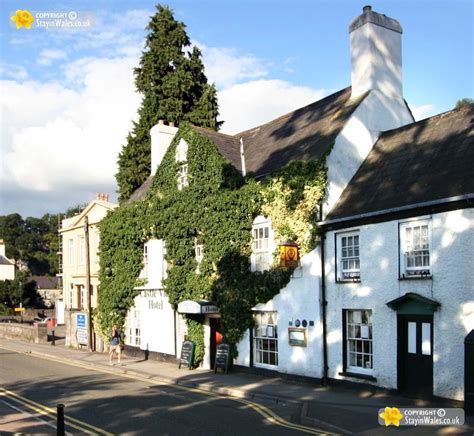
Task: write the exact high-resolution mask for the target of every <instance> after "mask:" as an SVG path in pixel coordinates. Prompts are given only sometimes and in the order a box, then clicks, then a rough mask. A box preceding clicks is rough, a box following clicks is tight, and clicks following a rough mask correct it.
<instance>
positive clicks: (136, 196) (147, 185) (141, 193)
mask: <svg viewBox="0 0 474 436" xmlns="http://www.w3.org/2000/svg"><path fill="white" fill-rule="evenodd" d="M152 184H153V176H148V178H147V179H146V180H145V181H144V182H143V183H142V185H141V186H140V187H139V188H137V189H136V190H135V192H134V193H133V194H132V195H131V196H130V198H129V199H128V200H127V204H131V203H133V202H135V201H140V200H143V199H144V198H145V195H146V193H147V192H148V191H149V190H150V189H151V185H152Z"/></svg>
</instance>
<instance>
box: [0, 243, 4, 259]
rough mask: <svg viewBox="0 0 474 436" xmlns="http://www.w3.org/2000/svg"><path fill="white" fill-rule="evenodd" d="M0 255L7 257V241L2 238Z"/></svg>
mask: <svg viewBox="0 0 474 436" xmlns="http://www.w3.org/2000/svg"><path fill="white" fill-rule="evenodd" d="M0 256H3V257H5V242H3V239H0Z"/></svg>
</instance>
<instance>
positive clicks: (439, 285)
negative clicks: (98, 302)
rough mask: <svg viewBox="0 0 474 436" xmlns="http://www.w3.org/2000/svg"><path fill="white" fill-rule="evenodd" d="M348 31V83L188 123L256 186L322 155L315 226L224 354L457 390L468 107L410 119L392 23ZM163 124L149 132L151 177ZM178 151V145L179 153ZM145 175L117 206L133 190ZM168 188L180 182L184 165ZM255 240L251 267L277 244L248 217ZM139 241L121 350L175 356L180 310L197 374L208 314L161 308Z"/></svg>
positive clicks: (158, 251) (263, 364) (213, 337)
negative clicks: (310, 240) (294, 264)
mask: <svg viewBox="0 0 474 436" xmlns="http://www.w3.org/2000/svg"><path fill="white" fill-rule="evenodd" d="M349 33H350V43H351V60H352V74H351V78H352V86H351V87H348V88H345V89H343V90H341V91H339V92H336V93H334V94H332V95H330V96H328V97H326V98H324V99H322V100H320V101H317V102H315V103H312V104H310V105H308V106H306V107H303V108H301V109H298V110H296V111H294V112H292V113H289V114H286V115H285V116H282V117H280V118H278V119H276V120H274V121H271V122H269V123H266V124H264V125H261V126H258V127H256V128H254V129H250V130H247V131H245V132H241V133H238V134H236V135H233V136H230V135H224V134H220V133H217V132H213V131H209V130H206V129H202V128H197V127H196V128H194V129H195V130H196V131H197V132H198V133H200V134H202V135H204V136H207V137H208V138H209V139H211V140H212V141H213V142H214V144H215V145H216V147H217V149H218V150H219V152H220V153H221V154H222V155H223V156H224V157H225V158H226V159H227V160H228V161H229V162H230V163H231V164H232V165H233V166H234V167H235V168H236V169H237V170H239V171H241V172H242V173H245V172H246V171H247V172H252V173H253V174H255V176H256V177H257V178H259V179H262V178H265V176H267V175H269V174H272V172H274V171H276V170H278V169H279V168H280V167H282V166H284V165H285V164H287V163H289V162H290V161H292V160H310V159H318V158H321V157H322V156H324V155H326V154H328V157H327V161H326V163H327V169H328V187H327V195H326V198H325V201H324V204H323V205H322V210H321V223H320V225H321V228H322V229H323V230H324V231H325V232H326V234H325V236H324V237H323V238H322V241H321V245H320V246H319V247H318V248H316V249H314V250H313V251H311V252H310V253H308V254H307V255H306V256H304V257H303V258H302V259H301V264H300V266H299V267H298V268H297V269H296V270H295V271H294V273H293V277H292V279H291V280H290V282H289V283H288V285H287V286H286V287H285V288H284V289H282V290H281V291H280V292H279V294H277V295H276V296H275V297H274V298H273V299H272V300H270V301H267V302H265V303H262V304H258V305H257V306H256V307H254V320H255V327H254V328H253V329H251V330H250V331H247V332H246V334H245V335H244V337H243V339H242V340H241V342H240V343H239V344H238V352H239V355H238V357H237V359H236V361H235V363H236V365H239V366H242V367H247V368H254V369H255V370H257V371H263V372H265V371H268V370H270V371H274V372H277V373H279V374H286V375H292V376H305V377H312V378H315V379H325V380H328V379H341V380H347V381H351V382H361V381H362V382H365V383H370V384H375V385H378V386H382V387H385V388H393V389H400V390H401V391H404V392H407V393H414V394H417V395H418V394H420V395H424V394H428V395H429V394H431V393H434V395H437V396H442V397H448V398H453V399H462V398H463V392H462V385H463V377H462V373H463V370H464V368H463V359H462V341H463V338H464V336H465V335H466V333H467V332H469V331H470V330H471V329H473V328H474V325H473V324H474V319H473V318H474V315H473V311H474V291H473V286H472V283H473V281H472V278H471V277H470V276H469V274H470V271H471V270H472V269H473V268H472V266H473V259H472V247H473V234H472V209H471V207H472V195H473V194H472V193H473V192H474V187H473V186H472V180H473V179H472V175H468V174H467V171H468V169H469V167H468V164H469V163H470V162H472V160H473V156H472V150H473V144H472V138H473V136H472V122H471V121H470V120H471V119H472V111H473V108H472V106H469V107H467V108H466V109H463V110H459V111H453V112H450V113H447V114H445V115H440V116H437V117H433V118H431V119H428V120H426V121H422V122H419V123H413V121H414V120H413V117H412V115H411V112H410V110H409V108H408V106H407V104H406V102H405V100H404V98H403V91H402V89H403V87H402V55H401V36H402V29H401V26H400V24H399V23H398V22H397V21H396V20H393V19H391V18H388V17H386V16H385V15H381V14H378V13H376V12H373V11H372V10H371V8H370V7H368V6H367V7H364V10H363V13H362V14H361V15H360V16H359V17H357V18H356V19H355V20H354V21H353V22H352V23H351V25H350V28H349ZM470 123H471V124H470ZM404 126H405V127H404ZM177 131H178V129H177V128H175V127H174V126H167V125H164V124H163V123H160V124H158V125H156V126H155V127H154V128H153V129H152V130H151V138H152V144H151V149H152V168H153V173H154V171H155V170H156V168H157V167H159V165H160V164H161V160H162V158H163V156H164V155H165V153H166V151H167V149H168V147H169V145H170V143H171V141H172V139H173V138H174V136H175V134H176V133H177ZM189 146H190V147H191V146H192V144H189ZM461 146H462V147H461ZM187 147H188V144H186V143H185V142H184V141H182V142H180V144H179V146H178V150H177V157H176V159H177V161H178V162H184V161H185V160H186V159H183V158H182V155H185V154H186V152H187ZM459 147H461V148H462V151H460V150H459ZM178 154H179V156H178ZM152 179H153V174H152V175H151V176H150V177H149V178H148V180H147V181H146V182H145V183H144V184H143V185H142V187H140V188H139V189H138V190H137V191H136V192H135V193H134V194H133V196H132V197H131V199H130V201H132V202H133V201H139V200H141V199H143V198H144V196H145V195H146V193H147V192H148V191H149V190H150V187H151V184H152ZM179 183H181V185H180V186H181V189H184V188H185V187H186V186H187V167H186V165H181V167H180V177H179ZM364 186H367V189H363V187H364ZM369 187H370V189H369ZM367 214H369V215H370V216H366V215H367ZM253 236H254V246H253V248H254V252H253V255H252V259H251V261H252V268H253V269H254V270H264V269H266V268H268V267H269V265H270V260H271V258H272V254H273V252H274V250H275V248H276V243H277V241H275V240H274V238H273V232H272V227H271V221H270V220H269V219H267V218H266V217H262V216H261V217H257V219H256V220H255V222H254V228H253ZM427 247H428V248H427ZM196 248H197V247H196ZM144 250H145V251H144V259H145V261H144V265H145V268H144V272H143V273H142V274H143V278H147V284H146V285H145V286H144V288H143V289H141V290H140V295H139V296H137V297H136V299H135V307H134V308H133V309H132V310H131V311H130V313H129V317H128V321H127V329H128V339H127V340H128V341H129V344H130V345H134V346H137V347H140V349H141V350H148V351H150V352H157V353H163V355H164V356H167V357H171V358H173V357H176V356H178V355H179V351H180V350H179V346H180V344H181V342H182V340H183V338H184V337H185V335H186V328H185V325H184V324H183V322H182V321H181V317H180V315H179V313H188V314H189V313H193V314H200V315H201V316H202V321H203V324H204V326H205V329H204V333H205V348H206V350H205V357H204V363H203V368H211V367H212V364H213V357H214V352H215V347H216V345H217V344H218V343H219V341H220V340H221V339H222V336H221V335H220V332H219V313H218V308H216V307H214V306H213V305H212V303H211V302H203V301H185V302H182V303H181V304H179V305H178V307H177V312H174V311H173V308H172V307H171V306H170V305H169V303H168V300H167V297H166V294H165V293H164V292H163V286H162V279H163V277H164V276H165V274H166V265H165V262H164V257H163V255H164V244H163V242H162V241H158V240H156V241H149V242H148V243H147V244H145V248H144ZM427 251H428V253H427ZM201 254H202V253H201ZM199 255H200V254H199V253H198V250H197V251H196V259H198V256H199ZM269 259H270V260H269ZM147 265H148V271H149V272H148V273H147V272H146V270H147ZM152 271H153V273H152ZM415 331H416V334H415ZM398 338H400V340H399V339H398ZM403 341H405V342H403ZM403 344H405V345H403ZM397 347H398V348H397ZM403 347H406V350H405V348H403ZM403 350H405V351H403ZM409 350H416V353H411V352H410V351H409ZM411 354H414V356H411ZM412 358H413V359H415V360H413V359H412ZM403 359H405V360H403ZM410 359H411V360H410ZM417 359H418V360H417ZM420 365H421V367H422V368H424V370H423V371H422V372H423V376H424V377H425V378H424V379H423V380H424V381H423V380H422V377H419V378H418V379H417V383H415V385H414V386H413V387H414V388H416V389H413V391H415V392H410V387H412V386H411V382H407V380H408V381H410V380H412V379H413V378H414V377H415V378H416V377H417V374H418V372H419V370H417V371H418V372H416V371H415V372H413V368H416V367H419V366H420ZM430 369H431V370H432V372H433V375H432V376H430ZM430 377H431V378H430ZM430 381H431V382H430ZM430 383H431V384H430Z"/></svg>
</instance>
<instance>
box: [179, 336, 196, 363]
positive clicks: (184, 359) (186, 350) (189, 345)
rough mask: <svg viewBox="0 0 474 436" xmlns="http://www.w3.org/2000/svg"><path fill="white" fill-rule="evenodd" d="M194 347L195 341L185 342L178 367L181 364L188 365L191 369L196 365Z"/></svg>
mask: <svg viewBox="0 0 474 436" xmlns="http://www.w3.org/2000/svg"><path fill="white" fill-rule="evenodd" d="M194 347H195V345H194V342H191V341H184V342H183V345H182V346H181V357H180V358H179V366H178V368H181V364H184V365H186V366H187V367H188V368H189V369H191V368H192V367H193V366H194Z"/></svg>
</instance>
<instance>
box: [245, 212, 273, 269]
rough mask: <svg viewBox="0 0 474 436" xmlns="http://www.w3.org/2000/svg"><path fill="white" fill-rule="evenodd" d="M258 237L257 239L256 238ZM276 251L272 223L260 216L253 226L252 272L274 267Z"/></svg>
mask: <svg viewBox="0 0 474 436" xmlns="http://www.w3.org/2000/svg"><path fill="white" fill-rule="evenodd" d="M256 236H257V237H256ZM274 251H275V242H274V235H273V230H272V222H271V220H270V219H269V218H265V217H263V216H258V217H257V218H255V220H254V222H253V225H252V256H251V258H250V263H251V269H252V271H260V272H263V271H266V270H269V269H270V268H271V267H272V266H273V252H274Z"/></svg>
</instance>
